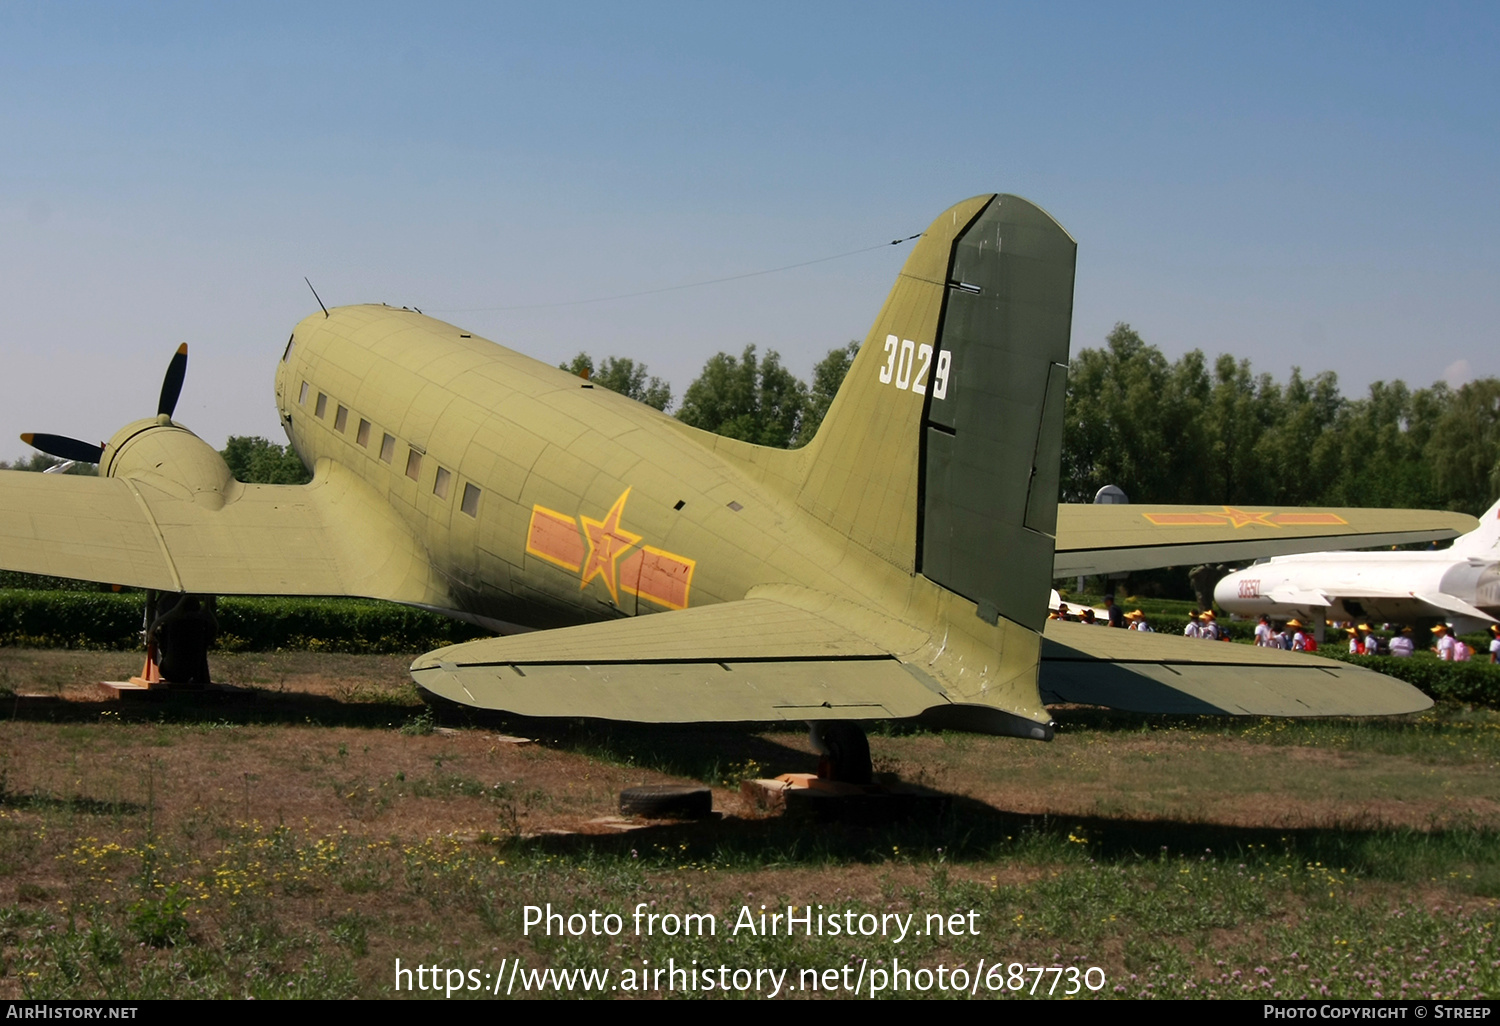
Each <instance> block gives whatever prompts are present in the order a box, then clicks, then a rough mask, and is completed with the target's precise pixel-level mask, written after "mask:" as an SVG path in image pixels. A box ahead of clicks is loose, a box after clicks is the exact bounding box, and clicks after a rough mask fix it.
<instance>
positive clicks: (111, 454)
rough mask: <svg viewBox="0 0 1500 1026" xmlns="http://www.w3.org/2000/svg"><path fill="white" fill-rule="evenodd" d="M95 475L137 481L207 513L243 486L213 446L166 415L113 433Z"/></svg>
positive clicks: (234, 497) (221, 504) (228, 499)
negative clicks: (97, 472)
mask: <svg viewBox="0 0 1500 1026" xmlns="http://www.w3.org/2000/svg"><path fill="white" fill-rule="evenodd" d="M99 476H100V477H123V478H129V479H130V480H133V481H139V482H141V483H142V484H148V485H150V486H151V487H153V488H156V489H159V490H161V491H163V492H166V493H168V494H169V495H175V496H178V497H179V498H184V499H190V500H192V501H193V502H196V503H197V504H198V505H200V506H203V507H206V508H207V509H221V508H222V507H223V505H224V503H225V502H230V501H233V500H234V499H236V498H238V496H239V491H240V489H241V488H242V487H243V486H242V485H241V484H240V483H239V482H238V481H236V480H235V479H234V475H233V474H232V473H230V471H229V465H228V464H227V463H225V462H224V457H222V456H220V455H219V453H218V452H217V451H216V450H215V449H214V447H213V446H211V445H209V444H208V443H207V442H205V441H204V440H203V439H201V438H199V437H198V436H197V435H195V434H193V433H192V432H191V431H189V430H188V429H187V428H185V427H182V426H181V425H178V424H174V423H173V422H172V419H171V418H170V417H168V416H167V415H166V414H160V415H158V416H156V417H152V418H150V419H149V420H138V421H136V422H134V423H133V424H127V425H125V426H124V427H123V428H121V429H120V430H119V431H116V432H115V435H114V437H113V438H111V439H110V440H109V443H108V444H107V445H106V446H105V447H104V454H103V455H102V456H101V457H100V458H99Z"/></svg>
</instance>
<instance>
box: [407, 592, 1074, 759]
mask: <svg viewBox="0 0 1500 1026" xmlns="http://www.w3.org/2000/svg"><path fill="white" fill-rule="evenodd" d="M411 673H412V677H413V678H414V679H415V680H416V682H417V683H418V684H420V685H421V686H422V687H423V688H426V689H427V690H428V691H431V692H432V693H434V694H436V695H440V696H441V697H443V698H446V699H449V700H451V701H454V702H459V703H461V704H463V705H472V706H477V707H479V708H482V709H498V710H503V711H506V712H511V713H516V714H518V715H521V716H541V717H548V716H577V715H579V713H580V711H582V710H587V714H588V715H589V716H591V717H597V718H599V719H607V720H633V721H636V722H645V723H696V722H756V721H774V720H797V721H806V720H834V719H840V720H873V719H891V718H898V719H904V718H910V717H918V716H923V715H927V716H929V717H930V718H934V719H935V720H938V721H940V722H941V723H942V724H944V725H947V726H955V727H956V726H961V727H962V729H965V730H971V731H977V732H981V733H996V734H1019V735H1020V736H1023V737H1038V738H1046V737H1050V736H1051V728H1050V725H1048V724H1044V723H1034V722H1032V721H1030V720H1022V719H1021V718H1020V717H1017V716H1013V715H1011V714H1009V713H1006V712H1004V711H1002V710H1000V709H996V708H992V707H989V706H978V705H967V704H962V703H955V702H953V701H952V700H951V699H950V698H949V697H948V696H947V695H946V694H945V693H944V691H943V688H942V687H941V685H939V684H938V683H937V682H936V681H934V680H933V679H932V678H930V677H928V676H927V675H925V674H923V673H921V672H920V671H919V670H915V669H912V668H909V667H908V666H907V665H906V664H903V663H902V662H901V661H900V660H898V659H897V658H896V657H895V656H894V655H892V654H891V653H890V652H888V651H885V650H884V649H883V648H882V647H881V646H879V645H876V644H873V643H871V642H869V641H866V640H864V639H861V638H860V637H858V636H857V635H855V634H854V633H852V632H851V631H849V630H848V628H846V627H843V626H841V625H840V624H837V623H835V622H833V621H832V620H830V619H828V618H826V617H824V616H820V615H818V614H817V613H812V612H809V611H808V610H806V609H800V608H794V607H792V606H789V605H786V604H783V603H781V602H777V601H773V600H770V599H763V598H750V599H742V600H740V601H738V602H726V603H721V604H719V605H713V606H703V607H699V608H695V609H685V610H681V611H678V612H671V613H657V614H654V615H651V616H638V617H632V618H629V619H624V620H612V621H609V622H607V623H599V624H585V625H583V626H579V627H565V628H561V629H559V630H551V631H542V632H537V633H534V634H518V635H513V636H511V637H504V638H486V639H484V640H482V641H470V642H466V643H464V644H461V645H451V646H449V647H447V648H441V649H437V650H436V651H433V652H429V653H427V654H426V655H424V656H422V657H421V658H420V659H418V660H417V661H416V662H415V663H413V664H412V669H411Z"/></svg>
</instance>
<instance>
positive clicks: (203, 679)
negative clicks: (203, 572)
mask: <svg viewBox="0 0 1500 1026" xmlns="http://www.w3.org/2000/svg"><path fill="white" fill-rule="evenodd" d="M215 607H216V602H215V598H214V596H212V595H175V594H173V595H164V596H158V595H157V593H156V592H154V591H149V592H147V593H146V665H145V667H144V668H143V669H142V670H141V676H140V677H138V678H136V679H137V680H138V681H139V682H140V683H142V684H145V685H146V686H147V687H150V686H152V685H162V684H186V685H197V686H200V687H201V686H203V685H205V684H208V683H209V682H210V678H209V670H208V649H209V646H210V645H212V644H213V643H214V639H215V638H216V637H218V634H219V621H218V617H216V616H215V615H214V611H215Z"/></svg>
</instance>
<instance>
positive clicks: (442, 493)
mask: <svg viewBox="0 0 1500 1026" xmlns="http://www.w3.org/2000/svg"><path fill="white" fill-rule="evenodd" d="M452 477H453V475H452V474H450V473H448V472H447V471H446V470H444V469H443V468H442V467H438V469H437V478H436V479H434V480H433V482H432V494H433V495H436V496H437V497H438V498H439V499H446V498H447V497H448V482H449V480H450V479H451V478H452Z"/></svg>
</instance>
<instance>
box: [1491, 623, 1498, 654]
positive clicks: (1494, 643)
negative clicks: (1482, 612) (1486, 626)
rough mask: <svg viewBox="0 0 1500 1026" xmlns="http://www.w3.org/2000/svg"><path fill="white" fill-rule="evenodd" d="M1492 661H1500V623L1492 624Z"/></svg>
mask: <svg viewBox="0 0 1500 1026" xmlns="http://www.w3.org/2000/svg"><path fill="white" fill-rule="evenodd" d="M1490 662H1492V663H1500V624H1494V623H1492V624H1490Z"/></svg>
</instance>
